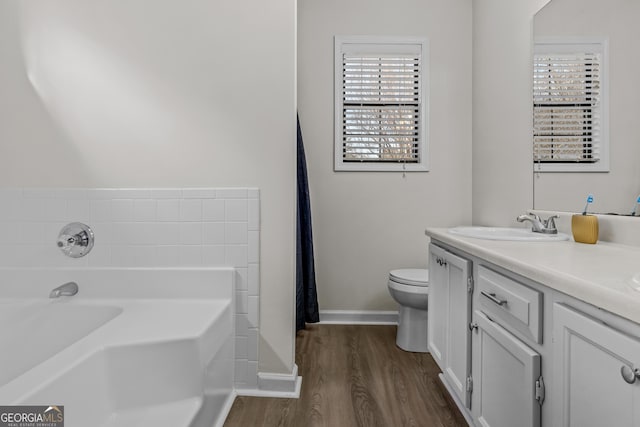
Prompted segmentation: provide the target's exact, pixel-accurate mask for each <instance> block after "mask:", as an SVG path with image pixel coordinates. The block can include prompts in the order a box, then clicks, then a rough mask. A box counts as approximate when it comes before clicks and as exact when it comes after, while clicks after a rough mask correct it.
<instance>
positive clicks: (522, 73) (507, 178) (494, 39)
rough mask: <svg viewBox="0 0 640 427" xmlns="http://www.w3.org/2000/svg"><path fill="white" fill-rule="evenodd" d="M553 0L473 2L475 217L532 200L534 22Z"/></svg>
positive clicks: (498, 215) (508, 217) (505, 215)
mask: <svg viewBox="0 0 640 427" xmlns="http://www.w3.org/2000/svg"><path fill="white" fill-rule="evenodd" d="M548 1H549V0H527V1H513V0H474V2H473V222H474V224H479V225H501V226H507V225H513V224H515V218H516V216H518V215H519V214H521V213H524V211H525V210H526V209H530V208H531V207H532V205H533V177H532V175H533V174H532V172H533V165H532V162H533V150H532V148H531V147H532V145H531V144H532V142H531V135H532V114H533V113H532V108H533V107H532V102H531V99H532V98H531V97H532V90H533V89H532V88H533V84H532V77H531V76H532V46H533V44H532V33H533V30H532V26H533V15H534V14H535V13H536V12H537V11H538V10H539V9H540V8H541V7H542V6H544V5H545V4H546V3H547V2H548Z"/></svg>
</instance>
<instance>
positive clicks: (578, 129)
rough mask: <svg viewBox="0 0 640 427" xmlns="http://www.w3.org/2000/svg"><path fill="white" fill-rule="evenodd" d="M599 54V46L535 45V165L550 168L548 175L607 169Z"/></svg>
mask: <svg viewBox="0 0 640 427" xmlns="http://www.w3.org/2000/svg"><path fill="white" fill-rule="evenodd" d="M603 54H604V50H603V48H602V46H601V45H599V44H580V43H553V44H549V43H547V44H542V45H538V44H536V53H535V55H534V69H533V150H534V162H535V163H537V164H538V165H540V164H547V165H550V164H554V165H555V166H552V167H550V168H547V170H552V171H572V170H577V171H584V170H590V169H591V170H602V169H603V168H608V165H605V164H604V163H606V162H603V160H605V159H606V152H607V150H606V147H605V144H606V139H605V138H603V124H604V121H603V117H604V108H603V106H604V102H603V96H604V93H603V88H604V85H603ZM599 162H603V164H598V163H599ZM576 164H582V165H583V166H578V167H576V166H575V165H576ZM566 165H572V166H568V167H567V166H566ZM540 169H541V170H544V168H542V167H540Z"/></svg>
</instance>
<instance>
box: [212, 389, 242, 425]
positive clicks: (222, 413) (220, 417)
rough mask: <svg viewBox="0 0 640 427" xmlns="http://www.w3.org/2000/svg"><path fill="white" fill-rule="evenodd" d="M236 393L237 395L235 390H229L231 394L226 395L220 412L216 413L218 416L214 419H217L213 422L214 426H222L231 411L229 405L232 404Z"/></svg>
mask: <svg viewBox="0 0 640 427" xmlns="http://www.w3.org/2000/svg"><path fill="white" fill-rule="evenodd" d="M237 395H238V393H236V391H235V390H233V391H232V392H231V394H229V396H228V397H227V400H226V402H225V403H224V405H223V406H222V409H221V411H220V414H219V415H218V418H217V419H216V420H217V421H216V423H215V424H214V426H215V427H223V426H224V422H225V421H226V420H227V417H228V416H229V413H230V412H231V407H232V406H233V402H234V401H235V400H236V396H237Z"/></svg>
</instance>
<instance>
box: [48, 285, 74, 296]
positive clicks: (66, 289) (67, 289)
mask: <svg viewBox="0 0 640 427" xmlns="http://www.w3.org/2000/svg"><path fill="white" fill-rule="evenodd" d="M77 293H78V284H77V283H76V282H67V283H65V284H64V285H60V286H58V287H57V288H55V289H54V290H52V291H51V293H50V294H49V298H58V297H61V296H69V297H70V296H72V295H75V294H77Z"/></svg>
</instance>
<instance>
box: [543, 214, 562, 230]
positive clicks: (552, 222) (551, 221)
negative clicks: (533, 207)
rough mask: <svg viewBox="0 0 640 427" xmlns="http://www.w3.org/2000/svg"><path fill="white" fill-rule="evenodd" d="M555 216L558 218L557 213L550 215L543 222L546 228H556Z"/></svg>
mask: <svg viewBox="0 0 640 427" xmlns="http://www.w3.org/2000/svg"><path fill="white" fill-rule="evenodd" d="M556 218H560V217H559V216H558V215H551V216H550V217H549V218H547V220H546V221H545V222H544V225H545V227H546V228H556Z"/></svg>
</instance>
